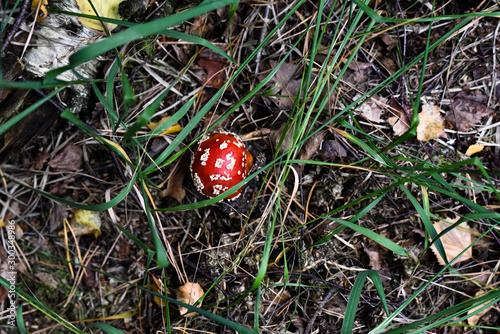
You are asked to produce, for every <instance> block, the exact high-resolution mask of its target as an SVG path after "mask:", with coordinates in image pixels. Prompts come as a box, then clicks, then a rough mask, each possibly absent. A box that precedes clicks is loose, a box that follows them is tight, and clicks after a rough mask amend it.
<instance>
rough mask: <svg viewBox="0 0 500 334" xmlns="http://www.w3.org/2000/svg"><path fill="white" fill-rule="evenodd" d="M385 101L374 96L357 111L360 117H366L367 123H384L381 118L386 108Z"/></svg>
mask: <svg viewBox="0 0 500 334" xmlns="http://www.w3.org/2000/svg"><path fill="white" fill-rule="evenodd" d="M359 97H360V95H357V96H355V97H354V99H357V98H359ZM386 103H387V99H386V98H384V97H381V96H374V97H372V98H371V99H370V100H368V101H366V102H365V103H363V104H362V105H361V106H359V108H358V110H359V111H360V112H361V115H363V116H364V117H366V119H368V120H369V121H372V122H375V123H384V122H385V120H384V119H383V118H382V116H383V115H384V108H385V106H386Z"/></svg>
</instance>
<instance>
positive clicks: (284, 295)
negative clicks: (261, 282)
mask: <svg viewBox="0 0 500 334" xmlns="http://www.w3.org/2000/svg"><path fill="white" fill-rule="evenodd" d="M290 298H292V295H290V292H288V291H286V290H285V291H280V292H278V293H277V294H276V296H275V297H274V299H273V303H275V304H278V305H282V304H284V303H286V302H287V301H288V300H290Z"/></svg>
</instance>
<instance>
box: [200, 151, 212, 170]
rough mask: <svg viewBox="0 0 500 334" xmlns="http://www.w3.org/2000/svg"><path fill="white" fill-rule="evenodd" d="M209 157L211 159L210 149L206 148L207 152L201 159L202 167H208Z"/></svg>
mask: <svg viewBox="0 0 500 334" xmlns="http://www.w3.org/2000/svg"><path fill="white" fill-rule="evenodd" d="M209 157H210V148H206V149H205V152H204V153H203V154H202V155H201V157H200V161H201V165H202V166H206V165H207V160H208V158H209Z"/></svg>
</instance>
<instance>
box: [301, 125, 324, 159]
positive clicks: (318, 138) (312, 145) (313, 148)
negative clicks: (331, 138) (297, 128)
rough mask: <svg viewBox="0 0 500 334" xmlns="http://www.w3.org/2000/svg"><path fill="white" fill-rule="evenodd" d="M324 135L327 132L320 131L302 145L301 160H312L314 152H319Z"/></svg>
mask: <svg viewBox="0 0 500 334" xmlns="http://www.w3.org/2000/svg"><path fill="white" fill-rule="evenodd" d="M324 137H325V132H324V131H318V132H316V133H315V134H314V135H313V136H312V137H311V138H309V139H308V140H306V142H305V143H304V146H302V149H301V150H300V152H299V156H298V158H299V160H310V159H311V158H312V156H313V155H314V154H316V153H318V151H319V147H320V145H321V143H322V142H323V138H324Z"/></svg>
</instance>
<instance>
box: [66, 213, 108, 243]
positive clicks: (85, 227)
mask: <svg viewBox="0 0 500 334" xmlns="http://www.w3.org/2000/svg"><path fill="white" fill-rule="evenodd" d="M71 228H72V229H73V231H74V232H75V236H79V235H85V234H93V235H94V236H95V237H96V238H97V237H98V236H99V235H100V234H101V217H100V216H99V212H94V211H87V210H81V209H78V210H76V211H75V213H74V214H73V218H72V219H71Z"/></svg>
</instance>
